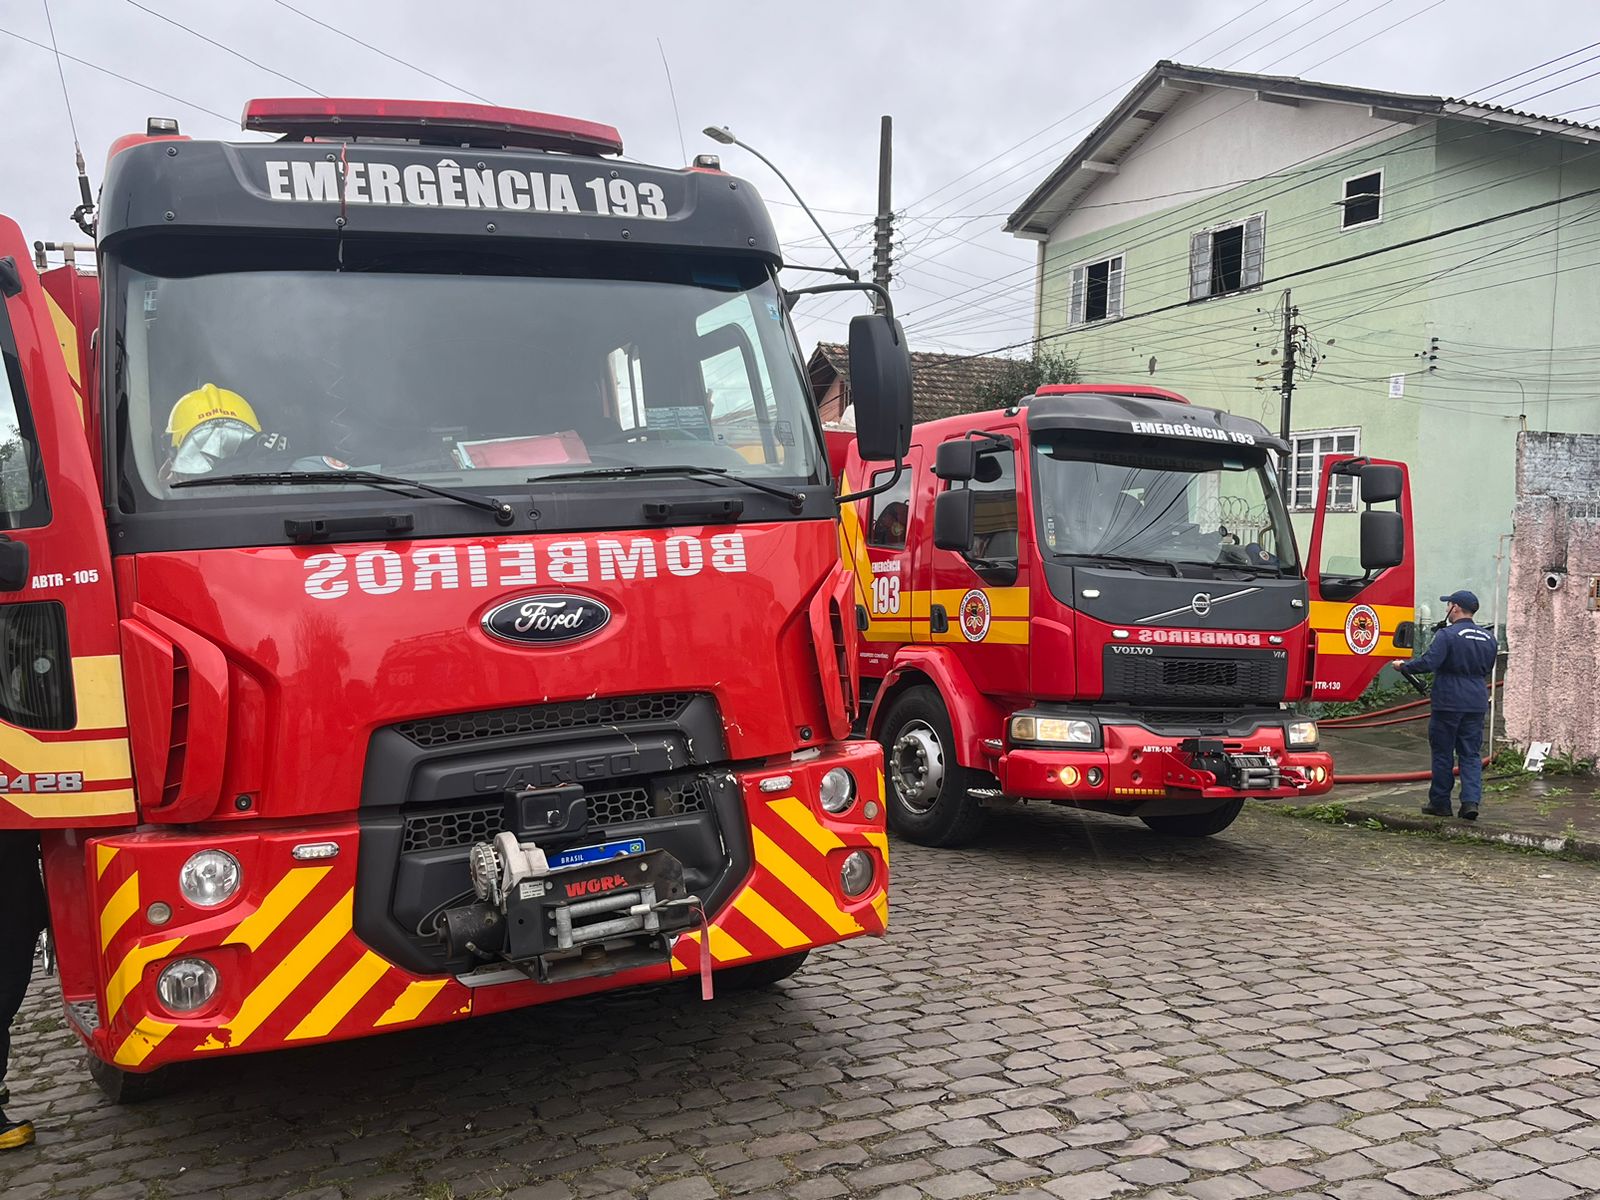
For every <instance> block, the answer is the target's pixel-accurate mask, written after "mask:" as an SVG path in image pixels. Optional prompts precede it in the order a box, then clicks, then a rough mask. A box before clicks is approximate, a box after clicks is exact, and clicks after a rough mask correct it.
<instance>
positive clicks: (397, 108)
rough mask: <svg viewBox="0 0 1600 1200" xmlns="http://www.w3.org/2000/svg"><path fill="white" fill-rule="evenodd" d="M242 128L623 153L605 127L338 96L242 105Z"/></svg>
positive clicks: (467, 107)
mask: <svg viewBox="0 0 1600 1200" xmlns="http://www.w3.org/2000/svg"><path fill="white" fill-rule="evenodd" d="M240 125H241V127H242V128H244V129H248V130H251V131H252V132H255V133H281V134H283V135H284V136H285V137H286V138H290V139H295V140H300V141H308V140H314V139H316V138H348V137H384V138H406V139H411V140H415V141H419V142H432V143H436V144H446V145H462V144H466V145H472V146H520V147H523V148H526V149H532V150H565V151H567V152H568V153H571V154H589V155H599V154H621V153H622V135H621V134H620V133H618V132H617V131H616V130H615V129H614V128H612V127H611V126H610V125H601V124H598V123H597V122H594V121H580V120H579V119H577V118H576V117H558V116H554V115H552V114H550V113H540V112H527V111H525V110H523V109H520V108H499V107H496V106H495V105H492V104H452V103H446V102H444V101H437V100H358V99H347V98H335V97H327V98H322V97H317V98H311V99H276V100H251V101H250V102H249V103H247V104H246V105H245V106H244V119H243V120H242V121H241V122H240Z"/></svg>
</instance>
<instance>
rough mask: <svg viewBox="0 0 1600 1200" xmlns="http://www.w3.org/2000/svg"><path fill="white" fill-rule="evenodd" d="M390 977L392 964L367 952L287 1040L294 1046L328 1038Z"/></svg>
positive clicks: (369, 951)
mask: <svg viewBox="0 0 1600 1200" xmlns="http://www.w3.org/2000/svg"><path fill="white" fill-rule="evenodd" d="M388 973H389V964H388V963H387V962H385V961H384V960H383V959H382V958H380V957H378V955H376V954H374V953H373V952H372V951H371V950H368V951H367V952H366V953H365V954H363V955H362V956H361V958H360V960H359V961H358V962H357V963H356V965H355V966H353V967H351V968H350V969H349V970H348V971H346V972H345V973H344V978H343V979H341V980H339V982H338V983H336V984H334V985H333V987H332V988H331V989H329V991H328V994H327V995H326V996H324V997H323V998H322V999H321V1000H319V1001H317V1006H316V1007H315V1008H313V1009H312V1010H311V1011H310V1012H309V1013H307V1014H306V1016H305V1019H304V1020H302V1021H301V1022H300V1024H298V1025H296V1026H295V1027H294V1029H293V1031H292V1032H291V1033H290V1034H289V1036H288V1037H287V1038H286V1039H285V1040H286V1041H291V1042H294V1041H299V1040H300V1039H301V1038H317V1037H327V1036H328V1034H330V1033H332V1032H333V1029H334V1026H336V1025H337V1024H338V1023H339V1022H340V1021H342V1020H344V1019H345V1017H346V1016H348V1015H349V1013H350V1010H351V1009H352V1008H354V1007H355V1006H356V1005H357V1004H358V1003H360V1001H361V998H362V997H363V996H365V995H366V994H367V993H368V992H370V991H371V990H372V989H373V988H374V987H375V986H376V985H377V982H378V980H380V979H382V978H383V977H384V976H385V975H387V974H388Z"/></svg>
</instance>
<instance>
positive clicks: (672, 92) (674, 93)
mask: <svg viewBox="0 0 1600 1200" xmlns="http://www.w3.org/2000/svg"><path fill="white" fill-rule="evenodd" d="M656 49H657V50H659V51H661V69H662V70H663V71H665V72H666V73H667V95H669V96H671V97H672V119H673V120H674V121H676V122H677V123H678V153H679V154H681V155H683V161H684V162H688V161H689V147H688V146H686V145H684V142H683V118H682V117H681V116H679V115H678V90H677V89H676V88H675V87H673V86H672V68H671V67H670V66H668V65H667V51H666V47H664V46H663V45H662V44H661V39H660V38H657V39H656Z"/></svg>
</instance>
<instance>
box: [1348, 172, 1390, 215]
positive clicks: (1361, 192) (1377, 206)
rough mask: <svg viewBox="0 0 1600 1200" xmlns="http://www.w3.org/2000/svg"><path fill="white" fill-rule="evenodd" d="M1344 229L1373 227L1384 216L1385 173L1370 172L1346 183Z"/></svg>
mask: <svg viewBox="0 0 1600 1200" xmlns="http://www.w3.org/2000/svg"><path fill="white" fill-rule="evenodd" d="M1343 203H1344V218H1343V221H1342V223H1341V224H1342V228H1345V229H1354V228H1355V227H1356V226H1357V225H1371V224H1372V223H1373V222H1374V221H1376V220H1377V219H1378V218H1379V217H1381V216H1382V215H1383V172H1382V171H1370V172H1368V173H1367V174H1365V175H1357V176H1356V177H1355V178H1354V179H1346V180H1345V181H1344V201H1343Z"/></svg>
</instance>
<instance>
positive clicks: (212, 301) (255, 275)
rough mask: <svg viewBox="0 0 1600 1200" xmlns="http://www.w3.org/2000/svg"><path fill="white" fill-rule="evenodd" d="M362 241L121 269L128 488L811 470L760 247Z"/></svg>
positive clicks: (789, 353) (196, 497) (180, 493)
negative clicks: (285, 264) (382, 247)
mask: <svg viewBox="0 0 1600 1200" xmlns="http://www.w3.org/2000/svg"><path fill="white" fill-rule="evenodd" d="M342 253H343V252H342V251H341V254H342ZM350 257H351V258H353V257H354V255H353V254H352V255H351V256H350ZM274 258H275V259H276V260H277V261H279V262H281V261H282V260H283V259H284V258H290V259H291V260H292V258H293V255H292V254H286V255H275V256H274ZM368 260H369V261H368V262H367V263H366V264H365V267H364V269H350V265H349V262H348V261H346V263H345V265H344V268H343V269H326V267H321V266H320V265H319V268H300V267H298V266H295V267H293V268H292V269H279V268H277V267H268V266H264V265H263V264H261V263H258V262H256V263H251V264H250V267H251V269H240V270H222V271H217V270H209V271H207V270H206V269H205V267H204V266H201V267H199V268H198V269H194V270H183V269H173V270H168V271H166V272H163V271H161V270H157V269H146V270H139V269H134V268H133V267H132V266H131V265H130V266H128V267H124V268H123V269H122V271H121V272H120V280H121V284H122V286H121V304H122V306H123V314H122V316H123V328H122V332H121V334H120V337H121V343H120V345H119V349H120V351H121V354H122V358H123V368H124V374H123V378H124V380H125V385H124V390H125V394H126V401H125V403H126V409H127V418H126V420H127V424H126V433H125V440H124V455H125V456H131V457H132V459H133V461H134V464H135V466H136V469H137V475H138V477H139V479H140V481H141V482H142V484H143V487H144V490H145V491H146V492H148V493H149V494H150V495H152V496H156V497H159V498H160V499H162V500H164V501H171V502H173V503H186V504H207V503H213V502H214V501H213V500H212V499H211V498H212V497H213V496H214V495H215V493H213V492H211V491H209V490H208V489H207V488H206V487H205V486H203V482H204V480H205V479H207V478H219V477H221V476H224V475H238V474H244V473H254V472H281V471H321V472H328V471H334V472H337V471H341V470H346V469H357V470H368V471H375V472H383V473H386V474H390V475H401V476H407V477H411V478H417V479H424V480H428V481H430V482H433V483H437V484H457V485H466V486H469V487H476V486H483V487H487V488H493V487H500V488H504V487H507V486H508V485H512V484H523V483H524V481H526V480H529V479H532V478H536V477H538V476H540V475H542V474H556V473H561V474H563V475H565V476H569V477H570V476H571V475H572V474H573V473H574V472H580V471H582V470H584V469H585V468H591V469H596V470H599V469H602V468H607V467H611V468H615V467H618V466H647V467H648V466H653V465H663V464H677V465H687V466H695V467H710V468H716V469H718V470H720V471H725V472H727V473H728V474H731V475H735V476H745V477H760V478H775V479H784V478H792V479H796V480H809V479H811V478H813V477H815V475H816V471H817V464H818V462H819V456H818V453H817V451H816V448H815V434H814V431H813V429H812V423H811V419H810V413H809V407H810V406H809V403H808V400H807V396H806V394H805V388H804V383H803V379H802V374H801V369H800V366H799V359H798V355H797V354H796V352H795V350H794V344H793V341H792V338H791V336H790V334H789V332H788V329H787V323H786V322H785V321H784V319H783V309H782V305H781V300H780V297H779V294H778V291H777V288H776V286H775V284H774V283H773V281H772V279H771V278H770V276H769V275H768V274H767V273H766V271H765V269H764V268H763V267H761V266H760V265H759V264H753V263H745V264H733V265H731V266H728V267H726V268H720V267H719V268H718V269H714V270H713V269H708V268H707V265H706V264H705V263H703V262H693V263H690V262H678V261H676V260H670V259H656V260H652V261H650V262H649V263H648V264H640V263H637V262H635V263H632V264H622V265H620V266H618V265H615V264H614V265H613V267H612V269H610V270H609V271H608V273H607V274H606V275H605V276H604V277H595V275H596V267H595V263H596V262H597V261H598V260H597V259H596V258H595V257H594V256H590V257H589V258H588V259H587V260H584V259H577V258H575V257H573V255H572V253H571V252H570V251H569V252H567V259H566V261H565V263H562V262H561V261H559V255H558V252H555V251H547V252H546V253H545V256H544V258H543V259H542V260H541V261H539V262H538V263H530V262H527V261H520V260H515V261H514V260H507V259H496V260H494V261H493V263H492V271H491V270H485V271H484V272H483V273H462V272H464V271H469V270H472V269H473V268H474V267H476V266H480V265H481V264H477V263H475V262H472V261H467V260H463V259H460V258H458V259H457V260H456V261H455V266H456V268H457V269H456V270H454V271H450V270H444V269H442V268H441V265H440V264H442V263H443V262H444V261H447V260H446V259H445V256H444V255H443V254H439V253H435V254H433V255H432V256H431V259H430V260H429V261H427V262H425V263H422V264H420V265H421V266H426V267H431V268H433V269H431V270H423V269H406V270H395V269H390V267H391V266H392V265H393V263H394V262H395V261H397V260H398V261H399V262H401V264H402V265H404V266H406V267H407V268H417V267H418V266H419V264H418V261H417V260H416V258H415V256H414V255H412V256H411V257H409V258H405V257H403V256H401V255H399V254H395V255H392V256H390V259H389V260H387V261H383V260H376V259H374V256H373V255H371V254H370V253H369V254H368ZM140 265H144V264H140ZM191 265H193V264H191ZM580 269H581V270H582V271H584V272H587V273H584V274H572V273H569V272H573V271H577V270H580ZM623 272H628V273H627V274H624V273H623ZM123 469H124V472H125V473H127V467H126V465H125V466H124V468H123ZM612 478H613V481H614V479H615V474H614V472H613V474H612ZM180 481H188V482H189V483H190V484H191V486H187V487H184V488H181V489H173V488H172V486H171V485H172V484H173V483H176V482H180ZM194 481H199V482H200V483H201V486H198V487H196V486H193V483H194ZM327 486H328V485H327V484H326V483H320V484H319V483H298V484H291V485H289V486H287V487H283V486H279V487H274V488H270V489H269V488H249V489H239V488H235V489H232V491H234V492H240V491H243V492H245V493H246V494H247V495H251V494H256V493H258V492H260V493H264V494H270V495H272V496H276V497H281V496H282V495H283V493H284V492H285V491H304V490H309V489H318V490H325V489H326V487H327ZM335 486H338V485H335ZM562 486H571V484H570V483H569V484H563V485H562ZM641 486H645V485H641Z"/></svg>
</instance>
